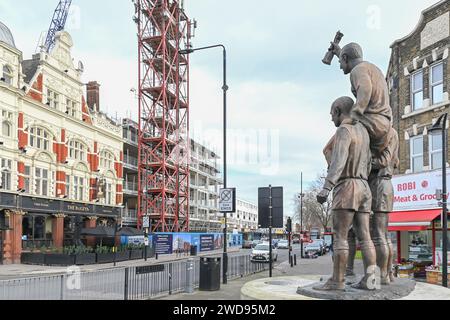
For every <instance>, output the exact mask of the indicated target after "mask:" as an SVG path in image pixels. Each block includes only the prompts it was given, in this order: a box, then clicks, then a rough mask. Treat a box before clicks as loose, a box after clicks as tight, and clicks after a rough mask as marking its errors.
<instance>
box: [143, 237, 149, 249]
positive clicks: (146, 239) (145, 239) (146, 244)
mask: <svg viewBox="0 0 450 320" xmlns="http://www.w3.org/2000/svg"><path fill="white" fill-rule="evenodd" d="M149 244H150V243H149V241H148V237H145V238H144V245H145V246H146V247H148V245H149Z"/></svg>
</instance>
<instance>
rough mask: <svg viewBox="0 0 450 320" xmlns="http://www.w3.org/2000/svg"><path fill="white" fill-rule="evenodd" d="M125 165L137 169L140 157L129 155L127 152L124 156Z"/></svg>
mask: <svg viewBox="0 0 450 320" xmlns="http://www.w3.org/2000/svg"><path fill="white" fill-rule="evenodd" d="M123 165H124V166H125V167H129V168H133V169H137V166H138V159H137V158H135V157H132V156H129V155H127V154H125V155H124V156H123Z"/></svg>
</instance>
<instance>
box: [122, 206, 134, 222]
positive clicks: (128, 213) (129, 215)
mask: <svg viewBox="0 0 450 320" xmlns="http://www.w3.org/2000/svg"><path fill="white" fill-rule="evenodd" d="M122 218H124V219H129V220H134V219H137V210H136V209H123V214H122Z"/></svg>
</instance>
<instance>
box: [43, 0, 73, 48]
mask: <svg viewBox="0 0 450 320" xmlns="http://www.w3.org/2000/svg"><path fill="white" fill-rule="evenodd" d="M71 4H72V0H60V1H59V4H58V6H57V7H56V9H55V12H54V13H53V18H52V22H51V23H50V28H49V29H48V32H47V38H46V40H45V44H44V49H45V51H46V52H47V53H49V52H50V50H52V49H53V47H54V46H55V35H56V33H57V32H58V31H61V30H64V26H65V25H66V21H67V16H68V15H69V9H70V5H71Z"/></svg>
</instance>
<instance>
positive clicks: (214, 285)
mask: <svg viewBox="0 0 450 320" xmlns="http://www.w3.org/2000/svg"><path fill="white" fill-rule="evenodd" d="M220 261H221V258H204V257H202V258H200V284H199V290H200V291H217V290H220Z"/></svg>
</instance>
